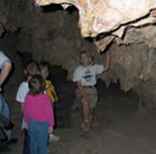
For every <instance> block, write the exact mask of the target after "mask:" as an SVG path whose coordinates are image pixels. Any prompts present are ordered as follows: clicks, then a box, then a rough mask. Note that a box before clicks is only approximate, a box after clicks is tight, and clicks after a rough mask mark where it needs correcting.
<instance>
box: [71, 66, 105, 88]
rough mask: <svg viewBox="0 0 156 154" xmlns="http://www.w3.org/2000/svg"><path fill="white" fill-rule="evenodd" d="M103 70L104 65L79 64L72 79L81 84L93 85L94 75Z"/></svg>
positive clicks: (94, 83) (94, 82) (94, 81)
mask: <svg viewBox="0 0 156 154" xmlns="http://www.w3.org/2000/svg"><path fill="white" fill-rule="evenodd" d="M103 71H104V66H103V65H99V64H95V65H88V66H83V65H80V66H78V67H77V68H76V70H75V72H74V75H73V81H74V82H77V81H79V82H80V83H81V85H82V86H95V85H96V76H97V75H98V74H101V73H102V72H103Z"/></svg>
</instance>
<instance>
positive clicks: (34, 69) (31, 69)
mask: <svg viewBox="0 0 156 154" xmlns="http://www.w3.org/2000/svg"><path fill="white" fill-rule="evenodd" d="M24 73H25V75H26V76H27V80H28V81H29V80H30V79H31V77H32V76H33V75H37V74H39V68H38V66H37V65H36V64H34V63H33V64H32V63H31V64H29V65H28V66H27V68H26V69H25V70H24Z"/></svg>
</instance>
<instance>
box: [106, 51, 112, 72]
mask: <svg viewBox="0 0 156 154" xmlns="http://www.w3.org/2000/svg"><path fill="white" fill-rule="evenodd" d="M110 64H111V56H110V53H106V63H105V67H104V71H108V69H109V68H110Z"/></svg>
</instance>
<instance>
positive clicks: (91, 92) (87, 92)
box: [82, 87, 98, 109]
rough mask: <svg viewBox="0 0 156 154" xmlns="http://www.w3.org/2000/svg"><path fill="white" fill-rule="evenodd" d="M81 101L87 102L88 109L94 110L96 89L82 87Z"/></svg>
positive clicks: (96, 98) (96, 97)
mask: <svg viewBox="0 0 156 154" xmlns="http://www.w3.org/2000/svg"><path fill="white" fill-rule="evenodd" d="M82 99H84V100H86V101H88V102H89V103H90V107H91V108H92V109H94V108H95V107H96V104H97V100H98V96H97V89H96V87H83V93H82Z"/></svg>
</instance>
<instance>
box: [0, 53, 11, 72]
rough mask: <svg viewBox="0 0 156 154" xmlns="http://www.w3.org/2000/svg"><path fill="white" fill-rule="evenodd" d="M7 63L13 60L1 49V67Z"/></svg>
mask: <svg viewBox="0 0 156 154" xmlns="http://www.w3.org/2000/svg"><path fill="white" fill-rule="evenodd" d="M5 63H11V61H10V59H9V58H8V57H7V56H6V55H5V54H4V53H3V52H2V51H0V69H2V68H3V66H4V64H5Z"/></svg>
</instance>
